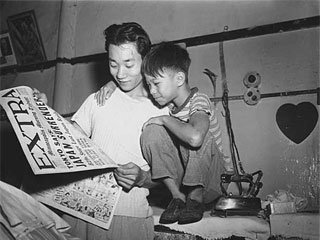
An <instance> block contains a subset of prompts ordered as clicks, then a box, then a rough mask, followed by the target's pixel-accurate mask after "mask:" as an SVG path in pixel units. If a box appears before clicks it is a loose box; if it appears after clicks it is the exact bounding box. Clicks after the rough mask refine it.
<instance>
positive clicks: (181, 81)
mask: <svg viewBox="0 0 320 240" xmlns="http://www.w3.org/2000/svg"><path fill="white" fill-rule="evenodd" d="M176 79H177V83H178V86H182V85H183V84H184V83H185V81H186V75H185V74H184V73H183V72H177V73H176Z"/></svg>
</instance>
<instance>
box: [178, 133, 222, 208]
mask: <svg viewBox="0 0 320 240" xmlns="http://www.w3.org/2000/svg"><path fill="white" fill-rule="evenodd" d="M222 173H224V162H223V154H222V153H221V152H220V151H219V149H218V147H217V145H216V143H215V140H214V137H213V135H212V134H210V133H208V134H207V136H206V138H205V141H204V143H203V145H202V147H201V148H200V149H199V150H197V151H192V150H190V156H189V159H188V163H187V165H186V170H185V176H184V178H183V184H184V185H185V186H190V187H196V186H202V187H203V201H204V202H205V203H208V202H211V201H213V200H214V199H215V198H217V197H218V196H219V195H220V192H221V190H220V176H221V174H222ZM191 189H194V188H191ZM196 195H197V194H195V196H196ZM191 198H192V194H191Z"/></svg>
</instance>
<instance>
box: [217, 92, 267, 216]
mask: <svg viewBox="0 0 320 240" xmlns="http://www.w3.org/2000/svg"><path fill="white" fill-rule="evenodd" d="M222 104H223V107H224V109H225V118H226V126H227V130H228V135H229V139H230V152H231V159H232V163H233V166H234V172H233V173H232V174H222V175H221V182H220V188H221V192H222V193H223V195H222V196H221V197H220V198H219V199H218V201H217V202H216V204H215V206H214V207H213V211H212V213H213V214H215V215H219V216H224V217H227V216H228V215H229V216H230V215H257V214H258V213H259V212H260V211H261V200H260V198H258V197H256V196H257V194H258V193H259V190H260V189H261V187H262V185H263V184H262V183H261V182H260V180H261V178H262V175H263V173H262V171H261V170H259V171H256V172H254V173H252V174H248V173H245V171H244V170H243V167H242V163H241V161H240V158H239V153H238V150H237V147H236V144H235V141H234V135H233V130H232V127H231V118H230V111H229V106H228V90H227V89H225V90H224V93H223V97H222ZM235 153H236V154H237V158H236V155H235ZM238 167H239V168H240V170H239V169H238ZM232 182H234V183H235V184H236V186H237V187H238V191H239V194H238V195H234V194H233V193H228V192H227V190H226V188H225V185H229V184H230V183H232ZM243 184H247V185H248V189H247V190H244V188H243Z"/></svg>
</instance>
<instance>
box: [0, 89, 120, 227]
mask: <svg viewBox="0 0 320 240" xmlns="http://www.w3.org/2000/svg"><path fill="white" fill-rule="evenodd" d="M0 104H1V105H2V107H3V108H4V110H5V111H6V114H7V116H8V119H9V120H10V123H11V125H12V126H13V129H14V131H15V133H16V135H17V137H18V140H19V142H20V145H21V147H22V149H23V151H24V154H25V156H26V158H27V160H28V162H29V165H30V166H31V169H32V171H33V173H34V174H35V175H33V178H34V179H35V180H34V182H33V183H31V184H30V183H29V184H30V185H31V186H33V187H34V189H37V185H38V186H41V187H39V188H38V190H34V191H31V192H29V193H30V195H32V196H33V197H34V198H35V199H37V200H39V201H41V202H43V203H45V204H47V205H50V206H52V207H54V208H57V209H59V210H61V211H64V212H66V213H69V214H71V215H73V216H75V217H78V218H81V219H83V220H85V221H88V222H90V223H93V224H95V225H97V226H100V227H102V228H105V229H108V228H109V226H110V223H111V220H112V217H113V213H114V210H115V207H116V204H117V202H118V199H119V196H120V193H121V191H122V188H121V187H120V186H119V185H118V184H117V182H116V180H115V178H114V175H113V171H112V168H115V167H117V165H116V164H115V163H114V162H113V161H112V159H111V158H109V157H108V156H107V155H106V154H105V153H104V152H103V151H102V150H101V149H100V148H99V147H98V146H97V145H95V144H94V143H93V142H92V141H91V140H90V139H89V138H88V137H86V136H85V135H84V134H82V133H81V132H80V131H79V130H78V129H76V128H75V127H74V126H73V125H72V124H71V123H69V122H68V121H67V120H66V119H64V118H63V117H61V116H60V115H59V114H58V113H57V112H55V111H54V110H53V109H51V108H50V107H48V106H47V105H46V104H44V103H43V102H42V101H40V100H38V99H35V98H34V97H33V91H32V89H31V88H29V87H25V86H21V87H15V88H11V89H6V90H2V91H0ZM106 168H110V170H109V171H108V172H106V173H103V174H98V175H92V176H90V177H86V178H83V179H80V180H79V178H75V179H76V180H73V181H69V182H67V183H64V182H63V181H57V179H64V177H65V176H74V173H75V172H79V173H77V174H78V175H79V176H80V175H81V176H82V175H83V174H80V173H84V171H86V170H97V169H100V170H101V169H106ZM53 173H60V175H58V177H57V174H53ZM62 173H63V174H62ZM66 173H69V174H67V175H66ZM49 174H50V175H49ZM61 174H62V175H61ZM36 175H37V176H36ZM45 178H46V179H48V182H50V183H51V184H50V185H46V183H45V181H42V180H39V179H45ZM28 179H29V178H28ZM30 179H32V177H31V178H30ZM71 179H72V178H71ZM30 182H32V181H30ZM61 182H62V183H63V184H61ZM26 185H28V184H26ZM43 186H46V187H43ZM26 189H28V188H26Z"/></svg>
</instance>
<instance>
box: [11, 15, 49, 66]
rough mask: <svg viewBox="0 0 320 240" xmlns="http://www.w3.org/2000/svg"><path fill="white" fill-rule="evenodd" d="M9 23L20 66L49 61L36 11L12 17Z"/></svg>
mask: <svg viewBox="0 0 320 240" xmlns="http://www.w3.org/2000/svg"><path fill="white" fill-rule="evenodd" d="M7 22H8V27H9V33H10V36H11V40H12V44H13V48H14V51H15V54H16V58H17V63H18V64H19V65H28V64H33V63H38V62H43V61H46V60H47V57H46V54H45V50H44V47H43V43H42V39H41V35H40V32H39V28H38V23H37V20H36V16H35V12H34V10H31V11H27V12H23V13H20V14H17V15H13V16H10V17H8V19H7Z"/></svg>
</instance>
